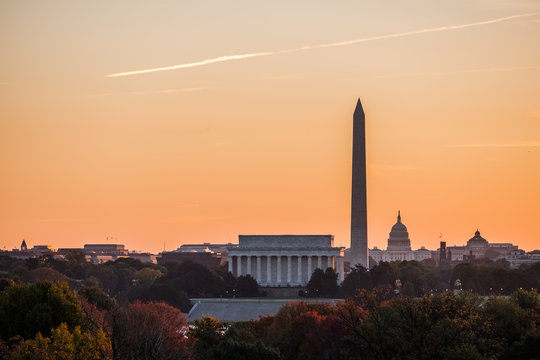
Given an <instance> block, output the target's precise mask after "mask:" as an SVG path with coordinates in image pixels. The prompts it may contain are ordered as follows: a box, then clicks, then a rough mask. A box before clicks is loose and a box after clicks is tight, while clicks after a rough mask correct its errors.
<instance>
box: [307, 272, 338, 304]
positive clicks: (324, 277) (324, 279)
mask: <svg viewBox="0 0 540 360" xmlns="http://www.w3.org/2000/svg"><path fill="white" fill-rule="evenodd" d="M306 287H307V291H308V295H309V296H315V297H317V296H329V297H330V296H335V295H336V294H337V291H338V286H337V274H336V273H335V271H334V269H332V268H327V269H326V271H322V270H321V269H315V271H313V274H311V279H309V282H308V283H307V286H306Z"/></svg>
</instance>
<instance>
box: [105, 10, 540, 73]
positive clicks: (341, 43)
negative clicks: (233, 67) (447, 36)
mask: <svg viewBox="0 0 540 360" xmlns="http://www.w3.org/2000/svg"><path fill="white" fill-rule="evenodd" d="M536 15H540V12H535V13H526V14H517V15H511V16H506V17H502V18H497V19H491V20H485V21H479V22H474V23H470V24H461V25H449V26H441V27H436V28H429V29H421V30H413V31H407V32H401V33H394V34H387V35H379V36H372V37H367V38H362V39H354V40H346V41H339V42H334V43H328V44H318V45H307V46H302V47H299V48H294V49H288V50H277V51H264V52H257V53H249V54H239V55H227V56H219V57H216V58H212V59H206V60H202V61H197V62H193V63H187V64H180V65H172V66H163V67H158V68H152V69H145V70H134V71H127V72H120V73H114V74H109V75H107V76H106V77H120V76H130V75H139V74H147V73H153V72H158V71H169V70H177V69H183V68H190V67H196V66H204V65H209V64H214V63H219V62H225V61H232V60H241V59H248V58H254V57H260V56H270V55H277V54H285V53H292V52H299V51H304V50H313V49H321V48H329V47H338V46H346V45H353V44H358V43H363V42H368V41H375V40H384V39H392V38H399V37H405V36H410V35H417V34H425V33H432V32H440V31H451V30H459V29H466V28H470V27H475V26H483V25H490V24H495V23H499V22H503V21H509V20H512V19H517V18H523V17H529V16H536Z"/></svg>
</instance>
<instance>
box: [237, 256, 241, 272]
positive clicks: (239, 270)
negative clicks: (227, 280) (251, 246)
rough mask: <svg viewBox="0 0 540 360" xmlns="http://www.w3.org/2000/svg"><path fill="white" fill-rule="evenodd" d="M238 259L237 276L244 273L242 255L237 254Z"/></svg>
mask: <svg viewBox="0 0 540 360" xmlns="http://www.w3.org/2000/svg"><path fill="white" fill-rule="evenodd" d="M236 258H237V259H238V260H237V262H236V272H237V274H236V276H241V275H242V256H237V257H236Z"/></svg>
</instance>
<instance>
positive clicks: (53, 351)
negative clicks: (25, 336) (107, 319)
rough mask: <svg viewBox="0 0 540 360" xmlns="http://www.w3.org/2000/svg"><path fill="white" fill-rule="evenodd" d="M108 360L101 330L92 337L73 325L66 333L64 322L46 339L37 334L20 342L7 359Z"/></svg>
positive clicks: (109, 345)
mask: <svg viewBox="0 0 540 360" xmlns="http://www.w3.org/2000/svg"><path fill="white" fill-rule="evenodd" d="M111 358H112V352H111V343H110V341H109V339H107V337H106V336H105V334H104V333H103V331H101V330H99V331H98V332H97V333H96V335H93V334H92V333H90V332H89V331H81V328H80V327H79V326H76V327H75V328H74V329H73V331H71V332H70V331H69V329H68V326H67V325H66V324H65V323H62V324H60V326H59V327H57V328H56V329H53V330H52V331H51V335H50V336H49V337H43V336H42V335H41V333H38V334H37V336H36V337H35V338H34V339H32V340H25V341H23V342H22V343H21V344H20V345H19V346H18V347H17V348H16V349H15V350H14V351H13V352H12V353H11V354H10V355H9V356H8V359H9V360H23V359H24V360H34V359H35V360H57V359H70V360H106V359H111Z"/></svg>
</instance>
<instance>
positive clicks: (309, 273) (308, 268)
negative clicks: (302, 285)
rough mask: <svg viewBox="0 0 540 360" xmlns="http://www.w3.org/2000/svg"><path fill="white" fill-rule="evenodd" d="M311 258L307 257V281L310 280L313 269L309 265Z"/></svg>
mask: <svg viewBox="0 0 540 360" xmlns="http://www.w3.org/2000/svg"><path fill="white" fill-rule="evenodd" d="M311 258H312V256H311V255H308V257H307V281H309V280H310V279H311V274H312V273H313V267H312V264H311Z"/></svg>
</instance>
